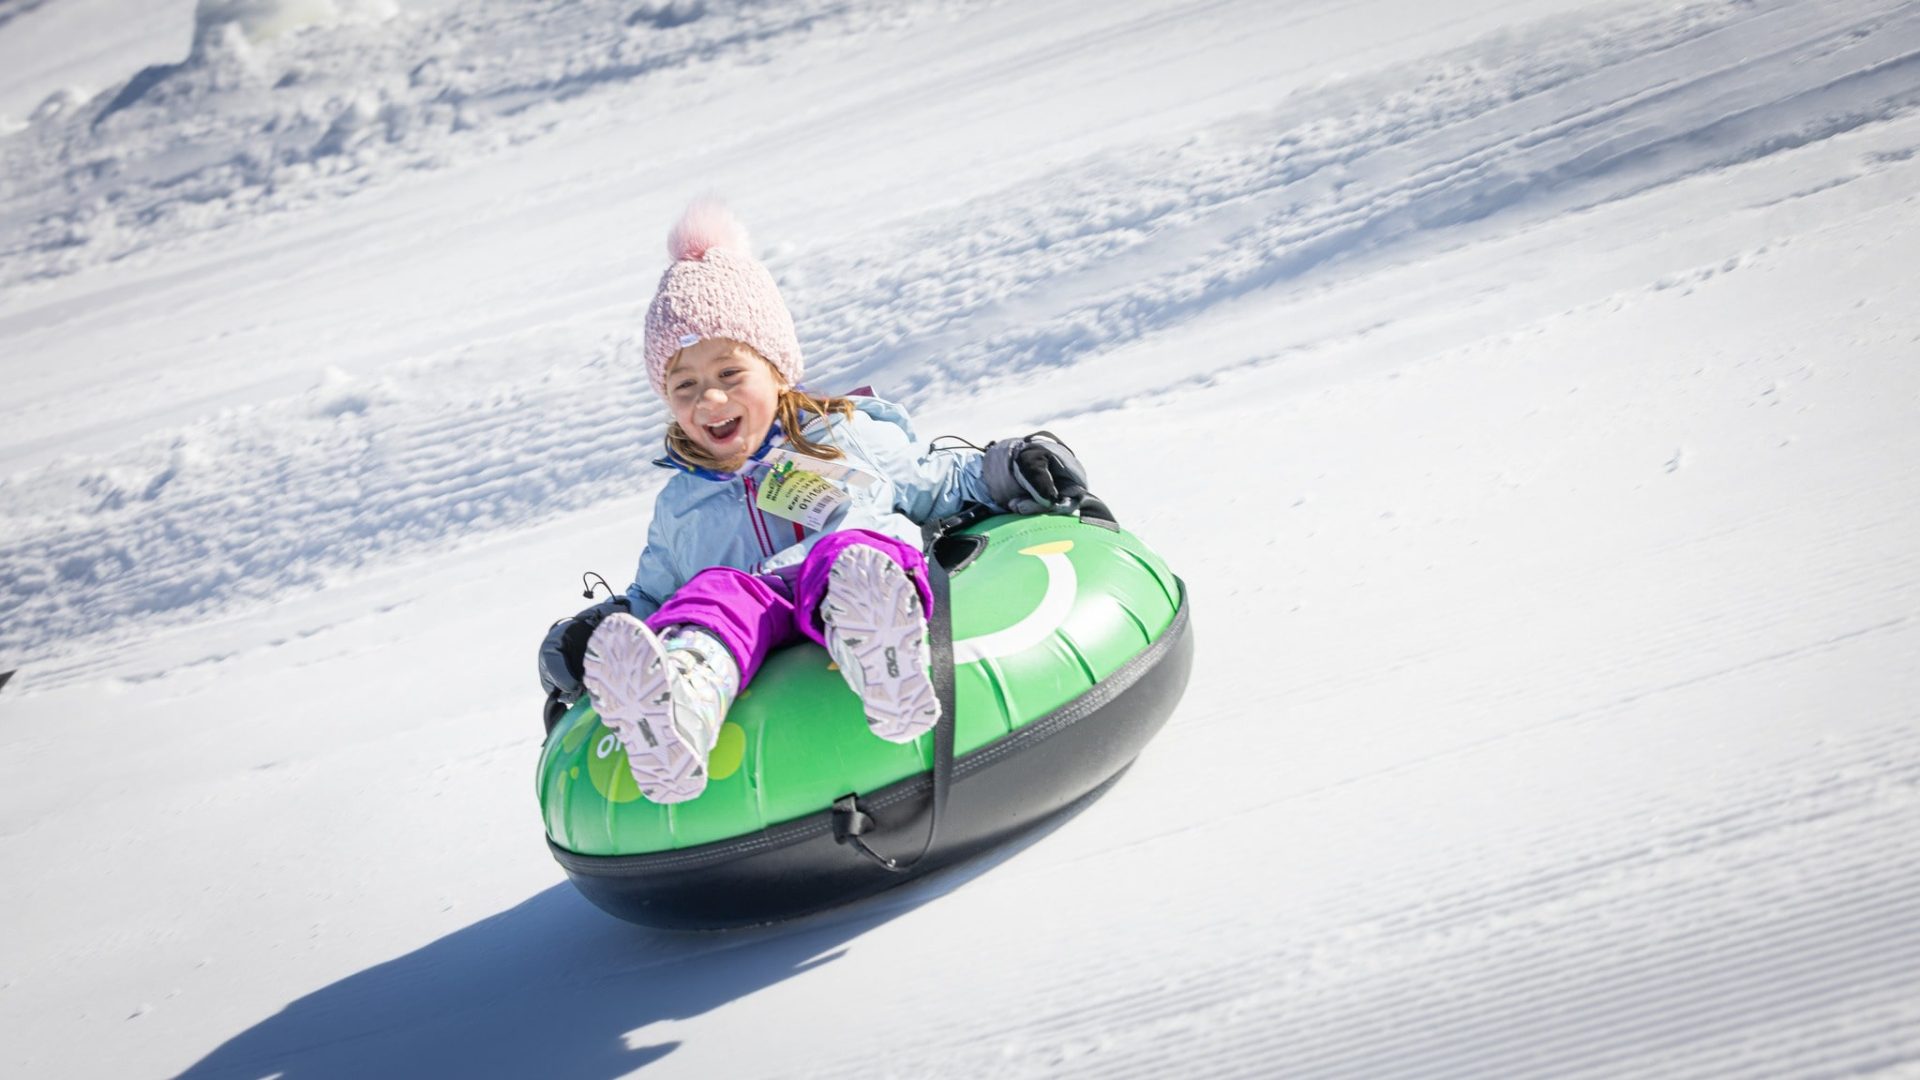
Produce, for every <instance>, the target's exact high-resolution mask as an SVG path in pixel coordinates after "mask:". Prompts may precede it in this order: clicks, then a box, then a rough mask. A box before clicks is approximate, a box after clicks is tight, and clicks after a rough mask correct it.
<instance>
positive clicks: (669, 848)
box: [539, 516, 1192, 928]
mask: <svg viewBox="0 0 1920 1080" xmlns="http://www.w3.org/2000/svg"><path fill="white" fill-rule="evenodd" d="M932 557H934V558H937V559H938V560H939V562H940V564H941V565H942V566H944V567H946V569H947V571H948V573H949V575H950V588H951V604H950V607H951V612H952V620H953V621H952V652H953V668H952V670H953V672H954V695H955V700H956V702H957V708H956V709H955V710H954V712H955V722H954V725H953V728H952V732H953V736H952V737H953V746H954V756H953V758H952V759H951V760H952V767H951V770H950V772H949V773H948V774H947V776H948V779H947V780H946V781H945V783H946V787H947V796H948V797H947V798H946V799H945V800H944V806H943V807H942V808H941V809H939V810H938V812H937V816H938V822H939V824H938V830H937V834H936V836H937V839H936V840H935V841H934V842H933V844H932V845H931V846H926V838H927V836H928V829H929V824H930V818H931V817H933V816H935V811H934V810H933V805H934V802H935V800H934V798H933V791H934V787H935V785H934V782H933V773H934V770H935V759H936V753H935V743H936V739H935V733H929V734H927V735H925V736H922V737H921V738H920V739H919V740H917V741H916V742H914V743H909V744H905V745H898V744H894V743H889V742H886V741H884V740H882V739H879V738H876V737H875V736H874V735H873V734H872V733H870V732H869V731H868V730H867V725H866V719H865V716H864V715H863V714H862V712H861V708H860V701H859V699H858V698H857V697H855V696H854V694H853V693H852V691H850V690H849V689H848V688H847V686H846V683H845V682H844V681H843V680H842V679H841V677H840V675H839V674H838V672H836V671H835V670H834V669H833V668H832V666H831V662H830V661H829V659H828V657H827V654H826V652H825V651H824V650H822V649H820V648H819V647H818V646H816V645H813V644H811V643H804V644H800V645H795V646H792V647H789V648H786V649H783V650H780V651H779V652H777V653H775V654H774V655H773V656H771V657H769V658H768V660H767V662H766V663H765V665H764V666H763V667H762V668H761V670H760V673H759V675H758V676H756V677H755V679H754V681H753V683H752V685H751V686H749V687H748V688H747V689H746V690H745V691H744V692H742V694H741V695H740V697H739V699H738V700H737V701H736V702H735V703H734V705H733V707H732V709H731V711H730V712H729V713H728V716H727V722H726V725H725V727H724V728H723V729H722V730H721V733H720V740H719V743H718V745H717V746H716V747H715V749H714V752H713V755H712V757H711V759H710V761H709V781H708V784H707V789H706V791H705V792H703V793H702V794H701V795H700V796H699V797H698V798H696V799H693V800H691V801H689V802H684V803H679V804H675V805H671V806H661V805H656V804H654V803H651V802H649V801H647V800H646V799H644V798H642V797H641V795H640V792H639V789H638V788H637V787H635V785H634V783H633V778H632V776H631V774H629V772H628V771H627V757H626V752H625V751H624V750H622V749H621V746H620V740H619V739H618V738H616V737H615V736H614V734H613V731H612V729H610V728H608V727H606V726H605V725H603V724H602V723H601V722H600V718H599V716H598V714H596V713H595V712H594V711H593V709H592V707H591V702H590V701H589V699H587V698H585V697H583V698H582V699H581V700H580V701H579V702H578V703H577V704H575V705H574V706H573V708H572V709H570V710H568V711H567V712H566V714H565V715H564V716H562V717H561V718H560V719H559V720H558V722H557V723H555V724H554V725H553V727H552V730H551V731H550V732H549V733H548V737H547V741H546V744H545V746H544V748H543V753H542V756H541V761H540V772H539V796H540V805H541V809H542V811H543V813H544V815H545V818H546V829H547V838H548V844H549V846H550V847H551V848H552V850H553V853H554V856H555V858H557V859H558V860H559V861H560V864H561V865H562V866H563V867H564V868H565V869H566V872H567V874H568V876H569V877H570V878H572V880H573V882H574V884H575V885H576V886H577V887H578V888H579V889H580V891H581V892H582V893H583V894H585V895H586V896H587V898H588V899H589V900H591V901H593V902H594V903H595V904H597V905H598V906H600V907H601V908H603V909H605V910H606V911H608V912H610V913H611V914H613V915H616V916H618V917H620V918H623V919H627V920H629V921H632V922H637V923H642V924H646V925H652V926H662V927H674V928H721V927H728V926H740V925H751V924H755V923H764V922H772V921H777V920H780V919H784V918H791V917H794V916H798V915H803V914H807V913H809V912H812V911H817V910H820V909H822V908H827V907H832V906H835V905H837V904H841V903H845V902H848V901H851V900H854V899H857V898H859V897H862V896H866V895H869V894H872V893H875V892H879V891H880V890H882V889H885V888H887V887H889V886H892V885H897V884H899V883H901V882H902V881H904V880H907V879H909V878H911V877H914V876H917V875H918V874H921V873H924V872H926V871H929V870H933V869H936V868H938V867H941V866H945V865H950V864H952V863H954V862H957V861H960V860H962V859H965V858H968V857H970V856H972V855H975V854H977V853H979V852H981V851H984V850H986V849H987V848H989V847H992V846H995V845H997V844H1000V843H1003V842H1005V841H1006V840H1008V839H1010V838H1012V837H1013V836H1015V835H1017V834H1019V833H1020V832H1022V831H1025V830H1026V829H1029V828H1031V827H1033V826H1035V825H1037V824H1039V823H1041V822H1042V821H1044V820H1046V819H1047V818H1048V817H1050V816H1052V815H1053V814H1055V813H1057V812H1058V811H1060V810H1061V809H1063V808H1065V807H1067V806H1069V805H1070V804H1073V803H1075V802H1076V801H1078V800H1080V799H1082V798H1086V797H1090V796H1091V795H1093V794H1094V793H1097V792H1098V791H1100V790H1102V789H1104V787H1105V786H1106V785H1107V784H1109V783H1110V782H1112V781H1113V780H1114V779H1115V778H1116V777H1117V776H1118V775H1119V774H1120V772H1121V771H1123V770H1124V769H1125V768H1126V766H1127V765H1129V764H1130V763H1131V762H1132V761H1133V759H1134V756H1135V755H1136V754H1138V753H1139V751H1140V748H1141V747H1142V746H1143V745H1144V744H1145V743H1146V741H1147V740H1148V739H1149V738H1151V737H1152V735H1153V734H1154V732H1156V731H1157V730H1158V729H1159V727H1160V725H1161V724H1162V723H1163V722H1164V721H1165V720H1166V718H1167V715H1168V714H1169V713H1170V712H1172V710H1173V707H1174V704H1175V703H1176V702H1177V701H1178V700H1179V697H1180V694H1181V692H1182V691H1183V690H1184V689H1185V686H1186V681H1187V675H1188V671H1189V668H1190V667H1191V663H1192V641H1191V637H1190V634H1189V632H1188V620H1187V601H1186V594H1185V590H1184V586H1183V584H1182V583H1181V581H1180V579H1179V578H1177V577H1175V576H1174V574H1173V573H1172V572H1171V571H1170V570H1168V568H1167V566H1166V564H1165V563H1164V562H1162V561H1161V559H1160V557H1159V556H1157V555H1155V554H1154V553H1153V552H1152V551H1151V550H1150V549H1149V548H1147V546H1146V545H1145V544H1143V543H1141V542H1140V541H1139V540H1138V539H1137V538H1135V537H1134V536H1133V535H1132V534H1130V533H1128V532H1126V531H1125V530H1123V529H1120V528H1119V527H1118V526H1116V525H1114V524H1113V523H1112V522H1109V521H1101V520H1095V519H1094V518H1092V517H1091V516H1081V517H1068V516H1034V517H1014V516H1000V517H992V518H988V519H986V520H984V521H980V522H978V523H976V524H973V525H971V526H968V527H966V528H963V529H959V530H957V531H955V532H953V533H951V534H949V535H947V536H945V537H943V538H942V539H941V540H940V541H939V542H938V543H937V544H936V545H935V549H934V552H933V556H932ZM850 840H851V841H853V842H849V841H850ZM923 846H924V847H925V850H924V854H921V855H920V857H919V858H918V859H917V860H916V861H912V863H911V867H910V869H909V868H907V867H906V865H905V863H906V860H908V859H910V858H912V857H913V856H915V855H916V853H920V852H922V848H923ZM883 862H893V863H894V864H895V865H893V866H891V867H890V866H887V865H882V863H883ZM902 871H904V872H902Z"/></svg>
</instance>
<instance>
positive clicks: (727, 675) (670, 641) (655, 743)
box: [581, 612, 740, 803]
mask: <svg viewBox="0 0 1920 1080" xmlns="http://www.w3.org/2000/svg"><path fill="white" fill-rule="evenodd" d="M583 666H584V667H585V669H586V671H585V677H584V678H583V679H582V680H581V681H582V682H584V683H586V686H587V692H588V693H589V694H591V695H593V707H594V710H595V711H597V712H598V713H599V714H600V719H601V720H602V721H603V722H605V723H606V725H607V726H608V727H610V728H612V729H613V731H614V734H615V735H617V736H619V738H620V745H622V746H624V747H625V748H626V751H627V768H628V769H630V770H631V771H632V772H633V780H634V783H636V784H638V785H639V787H640V793H641V794H642V795H645V796H646V797H647V798H648V799H649V800H651V801H653V802H656V803H677V802H685V801H687V800H688V799H691V798H694V797H695V796H697V795H699V794H700V793H701V792H702V791H705V790H706V788H707V755H709V754H711V753H712V752H713V746H714V743H716V742H718V741H719V739H720V725H721V724H723V723H724V722H725V721H726V718H727V709H728V707H730V706H731V705H732V704H733V699H734V697H735V695H737V694H738V693H739V692H740V669H739V667H738V666H737V665H735V664H734V661H733V657H732V656H731V655H730V654H729V653H728V652H727V647H726V646H725V645H723V644H721V643H720V640H719V639H718V638H716V637H714V636H713V635H712V634H709V633H707V632H706V631H705V630H702V629H699V628H698V627H693V626H685V625H682V626H674V627H669V628H668V629H667V631H666V633H665V634H664V635H655V634H654V632H653V631H651V630H649V629H647V625H646V624H645V623H643V622H641V621H640V620H639V619H636V618H634V617H633V616H631V615H628V614H626V613H625V612H616V613H614V614H612V615H609V616H607V617H606V619H605V620H603V621H602V622H601V623H600V625H599V627H597V628H596V629H595V630H594V632H593V637H592V638H590V639H588V641H587V652H586V662H585V664H584V665H583Z"/></svg>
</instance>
